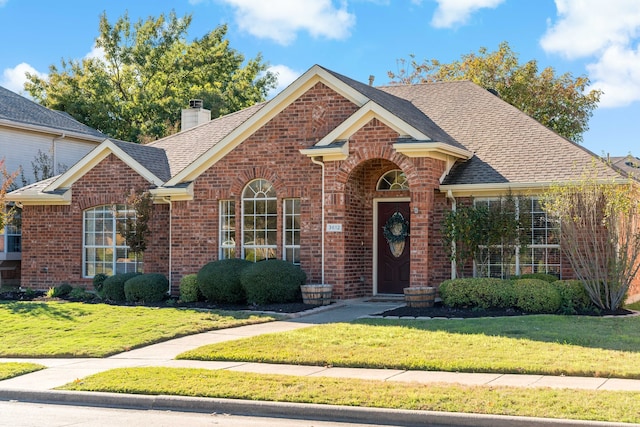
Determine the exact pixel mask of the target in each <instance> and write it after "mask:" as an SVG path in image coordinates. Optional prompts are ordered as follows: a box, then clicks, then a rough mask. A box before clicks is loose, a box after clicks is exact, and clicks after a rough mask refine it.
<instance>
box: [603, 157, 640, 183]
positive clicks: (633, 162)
mask: <svg viewBox="0 0 640 427" xmlns="http://www.w3.org/2000/svg"><path fill="white" fill-rule="evenodd" d="M608 160H609V161H610V162H611V164H612V165H613V166H614V167H616V168H618V169H620V170H622V171H623V172H624V173H626V174H627V175H629V176H632V177H634V178H635V179H640V159H639V158H637V157H634V156H632V155H631V154H629V155H627V156H620V157H609V158H608Z"/></svg>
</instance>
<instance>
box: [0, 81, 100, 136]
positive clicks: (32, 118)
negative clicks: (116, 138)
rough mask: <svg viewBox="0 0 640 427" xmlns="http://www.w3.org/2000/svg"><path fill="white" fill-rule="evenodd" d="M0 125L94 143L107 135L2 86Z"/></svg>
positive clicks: (0, 93) (0, 91) (0, 94)
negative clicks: (70, 136)
mask: <svg viewBox="0 0 640 427" xmlns="http://www.w3.org/2000/svg"><path fill="white" fill-rule="evenodd" d="M0 125H6V126H11V127H21V128H27V129H33V130H36V131H40V132H47V133H49V132H53V133H70V134H73V135H74V136H76V137H82V138H84V139H89V140H93V141H97V142H99V141H103V140H104V139H106V138H108V137H107V135H105V134H103V133H102V132H99V131H97V130H96V129H93V128H91V127H89V126H87V125H84V124H82V123H80V122H79V121H77V120H76V119H74V118H73V117H71V116H70V115H68V114H67V113H64V112H61V111H54V110H50V109H48V108H45V107H43V106H42V105H40V104H37V103H35V102H33V101H31V100H29V99H27V98H25V97H23V96H20V95H18V94H16V93H14V92H11V91H10V90H8V89H5V88H3V87H2V86H0Z"/></svg>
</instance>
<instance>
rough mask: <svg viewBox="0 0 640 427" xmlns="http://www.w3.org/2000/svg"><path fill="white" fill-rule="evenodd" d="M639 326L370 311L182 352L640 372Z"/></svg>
mask: <svg viewBox="0 0 640 427" xmlns="http://www.w3.org/2000/svg"><path fill="white" fill-rule="evenodd" d="M638 331H640V317H625V318H619V317H618V318H598V317H583V316H573V317H571V316H552V315H540V316H521V317H510V318H485V319H465V320H427V321H410V320H381V319H380V320H378V319H365V320H361V321H358V322H354V323H352V324H346V323H338V324H328V325H322V326H317V327H310V328H305V329H299V330H296V331H291V332H285V333H278V334H269V335H261V336H257V337H254V338H247V339H243V340H238V341H230V342H225V343H220V344H216V345H209V346H204V347H201V348H198V349H196V350H193V351H190V352H187V353H183V354H181V355H180V356H178V358H181V359H197V360H234V361H247V362H266V363H290V364H302V365H320V366H322V365H332V366H344V367H368V368H389V369H391V368H393V369H418V370H442V371H453V372H456V371H461V372H497V373H517V374H520V373H521V374H524V373H527V374H547V375H577V376H598V377H618V378H640V334H639V333H638ZM274 349H277V350H274Z"/></svg>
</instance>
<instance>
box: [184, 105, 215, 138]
mask: <svg viewBox="0 0 640 427" xmlns="http://www.w3.org/2000/svg"><path fill="white" fill-rule="evenodd" d="M210 120H211V111H210V110H207V109H205V108H202V99H192V100H190V101H189V108H184V109H183V110H182V119H181V121H180V122H181V126H180V130H181V131H183V130H187V129H191V128H192V127H196V126H198V125H201V124H203V123H207V122H208V121H210Z"/></svg>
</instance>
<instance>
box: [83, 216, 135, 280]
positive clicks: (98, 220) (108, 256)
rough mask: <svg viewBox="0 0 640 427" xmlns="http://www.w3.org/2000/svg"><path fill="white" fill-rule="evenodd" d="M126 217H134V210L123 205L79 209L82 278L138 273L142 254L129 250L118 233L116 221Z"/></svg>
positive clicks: (122, 220) (123, 220)
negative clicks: (81, 236)
mask: <svg viewBox="0 0 640 427" xmlns="http://www.w3.org/2000/svg"><path fill="white" fill-rule="evenodd" d="M127 216H128V217H130V218H131V217H134V218H135V211H134V210H133V209H128V208H127V207H126V206H125V205H104V206H98V207H95V208H92V209H87V210H85V211H84V212H83V227H84V232H83V266H82V275H83V276H84V277H93V276H95V275H96V274H98V273H103V274H106V275H108V276H111V275H114V274H119V273H129V272H142V267H143V263H142V254H135V253H133V252H131V250H130V249H129V247H128V246H127V244H126V243H125V241H124V238H123V237H122V236H121V235H120V233H118V226H117V223H118V222H121V223H124V222H125V221H126V218H127Z"/></svg>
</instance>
